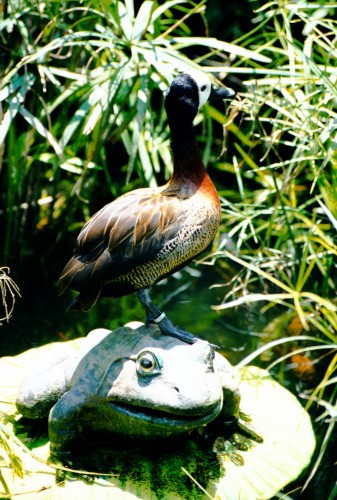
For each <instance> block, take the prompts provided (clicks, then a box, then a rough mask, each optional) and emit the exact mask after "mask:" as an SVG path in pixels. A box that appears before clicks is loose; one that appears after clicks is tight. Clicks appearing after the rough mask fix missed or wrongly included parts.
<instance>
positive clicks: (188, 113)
mask: <svg viewBox="0 0 337 500" xmlns="http://www.w3.org/2000/svg"><path fill="white" fill-rule="evenodd" d="M234 94H235V93H234V91H233V90H232V89H230V88H228V87H221V86H217V85H215V84H213V83H212V81H211V79H210V78H209V76H208V75H207V74H206V73H203V72H201V71H196V70H193V71H190V72H188V73H179V74H178V75H177V76H175V77H174V78H173V80H172V82H171V84H170V86H169V88H168V90H167V91H166V93H165V97H164V104H165V110H166V114H167V120H168V125H169V130H170V138H171V142H170V145H171V152H172V159H173V174H172V176H171V178H170V179H169V180H168V182H167V183H166V184H164V185H163V186H159V187H147V188H140V189H136V190H133V191H130V192H128V193H126V194H124V195H122V196H120V197H119V198H117V199H115V200H114V201H112V202H111V203H108V204H107V205H105V206H104V207H103V208H101V209H100V210H99V211H98V212H97V213H96V214H94V215H93V216H92V217H91V218H90V219H89V220H88V222H87V223H86V224H85V225H84V226H83V228H82V230H81V232H80V234H79V236H78V238H77V241H76V245H75V250H74V254H73V256H72V257H71V259H70V260H69V262H68V263H67V264H66V266H65V267H64V269H63V271H62V273H61V276H60V278H59V283H58V293H59V295H61V294H62V293H64V292H65V290H67V289H71V290H75V291H77V292H78V295H77V296H76V297H75V299H74V300H73V302H72V303H71V304H70V306H69V309H75V310H76V309H81V310H83V311H88V310H90V309H91V308H92V307H93V306H94V305H95V304H96V302H97V301H98V300H99V299H100V298H101V297H113V298H118V297H122V296H124V295H128V294H131V293H137V297H138V299H139V301H140V303H141V304H142V306H143V307H144V309H145V312H146V324H151V323H154V324H156V325H157V326H158V327H159V329H160V330H161V332H162V334H165V335H171V336H173V337H176V338H178V339H180V340H181V341H183V342H187V343H189V344H193V343H194V342H196V341H197V340H198V338H197V337H195V336H194V335H193V334H191V333H190V332H188V331H185V330H183V329H182V328H180V327H178V326H175V325H174V324H173V323H172V321H171V320H170V319H169V318H168V317H167V316H166V314H165V313H164V312H162V311H161V310H160V309H158V307H157V306H156V305H155V304H154V302H153V301H152V299H151V296H150V288H151V287H152V285H154V284H155V283H157V282H158V281H160V280H162V279H163V278H166V277H167V276H169V275H171V274H173V273H175V272H176V271H178V270H179V269H181V268H182V267H184V266H185V265H186V264H187V263H188V262H190V261H191V260H192V259H194V258H196V257H197V256H198V255H200V254H201V253H202V252H203V251H204V250H205V249H206V248H207V247H208V246H209V245H210V243H211V242H212V241H213V239H214V237H215V236H216V234H217V231H218V228H219V225H220V221H221V206H220V199H219V195H218V193H217V190H216V188H215V186H214V184H213V182H212V180H211V178H210V176H209V175H208V173H207V170H206V168H205V166H204V164H203V162H202V158H201V154H200V151H199V148H198V145H197V141H196V137H195V133H194V127H193V121H194V119H195V117H196V115H197V113H198V111H199V109H200V108H201V106H203V105H204V104H205V103H206V102H207V101H209V100H213V99H227V98H231V97H233V96H234Z"/></svg>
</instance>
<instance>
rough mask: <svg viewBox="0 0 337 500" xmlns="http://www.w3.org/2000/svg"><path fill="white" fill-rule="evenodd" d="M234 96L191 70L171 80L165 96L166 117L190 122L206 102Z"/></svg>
mask: <svg viewBox="0 0 337 500" xmlns="http://www.w3.org/2000/svg"><path fill="white" fill-rule="evenodd" d="M234 94H235V92H234V91H233V90H232V89H229V88H227V87H218V86H217V85H214V84H213V83H212V82H211V80H210V79H209V77H208V76H207V75H206V74H205V73H202V72H201V71H194V70H193V71H190V72H189V73H181V74H179V75H177V76H176V77H175V78H174V79H173V81H172V83H171V85H170V88H169V89H168V91H167V92H166V95H165V108H166V112H167V115H168V116H172V117H174V118H175V119H176V120H180V119H183V120H184V121H186V120H188V121H191V122H192V121H193V120H194V118H195V117H196V115H197V113H198V110H199V109H200V108H201V106H203V105H204V104H205V103H206V102H207V101H209V100H212V99H226V98H229V97H233V96H234Z"/></svg>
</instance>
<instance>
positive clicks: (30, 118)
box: [19, 107, 62, 157]
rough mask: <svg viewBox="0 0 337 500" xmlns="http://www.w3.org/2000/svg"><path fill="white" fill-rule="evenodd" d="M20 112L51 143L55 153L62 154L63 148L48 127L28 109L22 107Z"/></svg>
mask: <svg viewBox="0 0 337 500" xmlns="http://www.w3.org/2000/svg"><path fill="white" fill-rule="evenodd" d="M19 113H20V114H21V115H22V116H23V117H24V119H25V120H26V121H27V122H28V123H29V125H31V126H32V127H33V128H34V129H35V130H36V131H37V132H38V133H39V134H41V135H42V137H44V138H45V139H46V140H47V141H48V142H49V144H50V145H51V146H52V147H53V149H54V151H55V153H56V154H57V155H58V156H60V157H61V156H62V148H61V146H60V145H59V143H58V142H57V140H56V139H55V137H54V136H53V135H52V134H51V132H49V130H47V129H46V127H45V126H44V125H43V124H42V123H41V122H40V120H39V119H38V118H37V117H36V116H34V115H32V113H30V111H28V109H26V108H24V107H21V108H20V109H19Z"/></svg>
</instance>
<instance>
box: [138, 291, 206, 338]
mask: <svg viewBox="0 0 337 500" xmlns="http://www.w3.org/2000/svg"><path fill="white" fill-rule="evenodd" d="M137 296H138V299H139V301H140V303H141V304H142V305H143V306H144V307H145V310H146V318H147V321H148V322H149V323H155V324H156V325H157V326H158V328H159V329H160V331H161V332H162V333H163V334H165V335H171V337H176V338H177V339H179V340H182V341H183V342H187V343H188V344H194V342H196V341H197V340H199V339H198V337H195V336H194V335H192V334H191V333H189V332H186V331H185V330H181V329H180V328H177V327H176V326H174V325H173V323H172V321H170V320H169V319H168V317H167V316H166V314H165V313H163V312H162V311H160V310H159V309H158V308H157V307H156V306H155V305H154V303H153V302H152V300H151V297H150V293H149V290H148V289H147V288H141V289H140V290H138V292H137Z"/></svg>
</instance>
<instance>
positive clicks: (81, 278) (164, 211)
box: [59, 189, 187, 293]
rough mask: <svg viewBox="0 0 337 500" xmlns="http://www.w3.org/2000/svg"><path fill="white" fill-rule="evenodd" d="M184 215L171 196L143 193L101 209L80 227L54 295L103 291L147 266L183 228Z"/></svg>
mask: <svg viewBox="0 0 337 500" xmlns="http://www.w3.org/2000/svg"><path fill="white" fill-rule="evenodd" d="M186 215H187V214H186V213H184V210H182V205H181V202H180V200H179V199H178V198H176V197H174V196H166V195H162V194H161V193H160V192H158V191H154V190H150V189H144V190H142V196H140V192H139V190H137V191H136V192H134V193H133V192H131V193H128V194H126V195H124V196H121V197H120V198H118V199H117V200H115V201H113V202H112V203H110V204H108V205H106V206H105V207H103V208H102V209H101V210H100V211H99V212H97V213H96V214H95V215H94V216H93V217H92V218H91V219H90V220H89V221H88V222H87V223H86V225H85V226H84V227H83V229H82V231H81V233H80V234H79V236H78V239H77V244H76V249H75V254H74V256H73V258H72V259H71V260H70V261H69V262H68V264H67V265H66V267H65V268H64V270H63V273H62V276H61V278H60V281H59V292H60V293H62V292H63V291H64V290H65V289H66V288H68V287H71V288H75V289H79V288H81V284H82V286H83V285H84V284H85V286H89V285H90V283H92V284H94V283H95V284H98V283H99V284H100V285H103V284H104V283H107V282H109V281H111V280H112V279H114V278H115V277H117V276H120V275H122V274H125V273H127V272H129V271H131V270H132V269H133V268H134V267H135V266H138V265H140V264H142V263H145V262H148V261H151V260H153V259H154V258H155V257H156V256H157V254H158V253H159V252H160V251H161V250H162V248H163V247H164V245H165V244H167V243H169V242H170V241H171V240H172V239H173V238H174V236H175V235H176V233H177V232H178V231H179V227H180V225H181V224H183V223H184V220H185V218H186Z"/></svg>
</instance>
